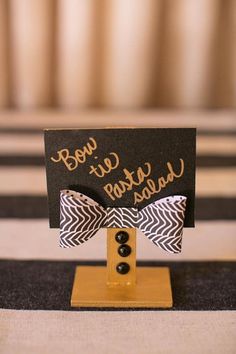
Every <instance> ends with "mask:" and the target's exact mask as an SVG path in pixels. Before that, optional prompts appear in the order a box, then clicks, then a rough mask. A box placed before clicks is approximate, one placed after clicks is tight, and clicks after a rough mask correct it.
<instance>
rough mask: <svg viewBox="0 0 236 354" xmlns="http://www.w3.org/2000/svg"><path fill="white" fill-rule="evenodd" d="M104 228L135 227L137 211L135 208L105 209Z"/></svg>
mask: <svg viewBox="0 0 236 354" xmlns="http://www.w3.org/2000/svg"><path fill="white" fill-rule="evenodd" d="M106 213H107V214H106V221H105V225H106V227H108V228H109V227H119V228H126V227H137V223H138V209H137V208H110V207H109V208H107V209H106Z"/></svg>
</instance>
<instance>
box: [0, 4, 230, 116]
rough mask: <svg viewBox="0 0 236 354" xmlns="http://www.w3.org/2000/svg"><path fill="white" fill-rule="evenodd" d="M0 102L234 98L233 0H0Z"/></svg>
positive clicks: (148, 103)
mask: <svg viewBox="0 0 236 354" xmlns="http://www.w3.org/2000/svg"><path fill="white" fill-rule="evenodd" d="M0 107H1V108H9V107H10V108H15V109H38V108H42V107H54V108H55V107H56V108H63V109H64V108H66V109H73V110H77V109H81V108H91V107H99V108H115V109H127V108H128V109H138V108H149V107H152V108H156V107H161V108H183V109H185V108H188V109H192V108H194V109H209V108H235V107H236V2H235V0H226V1H225V0H175V1H171V0H145V1H143V0H129V1H126V0H86V1H82V0H0Z"/></svg>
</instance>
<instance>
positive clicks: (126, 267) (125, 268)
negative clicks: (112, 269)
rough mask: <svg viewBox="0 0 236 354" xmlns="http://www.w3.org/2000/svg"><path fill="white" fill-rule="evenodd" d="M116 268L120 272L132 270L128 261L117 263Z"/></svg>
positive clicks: (124, 272) (125, 272)
mask: <svg viewBox="0 0 236 354" xmlns="http://www.w3.org/2000/svg"><path fill="white" fill-rule="evenodd" d="M116 270H117V272H118V273H120V274H127V273H128V272H129V270H130V266H129V265H128V263H124V262H122V263H119V264H117V266H116Z"/></svg>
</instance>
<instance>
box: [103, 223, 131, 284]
mask: <svg viewBox="0 0 236 354" xmlns="http://www.w3.org/2000/svg"><path fill="white" fill-rule="evenodd" d="M119 231H126V232H127V233H128V234H129V240H128V241H127V242H126V244H127V245H129V246H130V247H131V254H130V255H129V256H127V257H121V256H120V255H119V253H118V248H119V246H121V244H119V243H118V242H117V241H116V239H115V235H116V234H117V233H118V232H119ZM121 262H126V263H128V264H129V266H130V270H129V272H128V273H127V274H119V273H118V272H117V270H116V266H117V264H118V263H121ZM135 283H136V229H135V228H108V229H107V285H108V286H125V285H129V286H131V285H135Z"/></svg>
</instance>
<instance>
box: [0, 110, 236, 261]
mask: <svg viewBox="0 0 236 354" xmlns="http://www.w3.org/2000/svg"><path fill="white" fill-rule="evenodd" d="M39 117H41V119H38V118H39ZM0 119H1V120H0V124H1V133H0V206H1V207H0V218H1V219H0V225H1V234H0V257H1V258H12V257H14V258H19V259H22V258H23V259H24V258H26V259H32V258H41V259H45V258H49V259H61V258H63V259H105V230H102V231H100V232H99V233H98V235H97V237H95V238H94V240H93V242H87V243H86V244H84V245H81V246H80V247H78V248H75V249H70V250H62V249H60V248H59V247H58V230H55V229H52V230H50V229H49V227H48V219H47V218H48V214H47V198H46V179H45V167H44V144H43V133H42V129H43V128H44V127H63V126H64V127H65V126H66V127H75V126H77V127H85V126H87V127H89V126H97V127H101V126H111V125H116V126H124V125H126V126H127V125H128V126H197V128H198V130H197V132H198V133H197V180H196V198H197V199H196V220H197V223H196V228H195V229H185V235H184V241H183V253H182V254H181V255H180V256H179V255H177V256H172V255H167V254H165V253H163V252H162V251H161V250H158V249H156V248H154V247H152V244H151V243H149V242H148V240H146V239H145V238H144V237H143V236H142V235H141V234H139V236H138V237H139V247H138V258H139V259H170V260H184V259H189V260H191V259H192V260H198V259H205V260H209V259H211V260H235V258H236V242H235V236H236V221H235V219H236V183H235V181H236V139H235V135H236V119H235V117H234V113H231V112H219V113H192V114H186V113H176V112H175V113H168V112H160V111H159V112H158V111H149V112H139V113H131V112H128V113H127V112H126V113H125V112H123V113H112V112H111V113H102V112H101V111H94V112H90V113H80V114H79V115H77V114H76V113H74V114H73V113H72V114H65V113H56V112H54V113H53V112H50V111H46V112H41V113H39V112H38V113H35V114H34V113H30V112H29V113H22V114H19V113H18V114H16V113H14V112H13V113H11V112H8V113H6V114H5V115H2V116H1V117H0ZM124 122H125V124H124ZM213 122H214V124H213ZM20 245H24V246H23V247H20Z"/></svg>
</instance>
